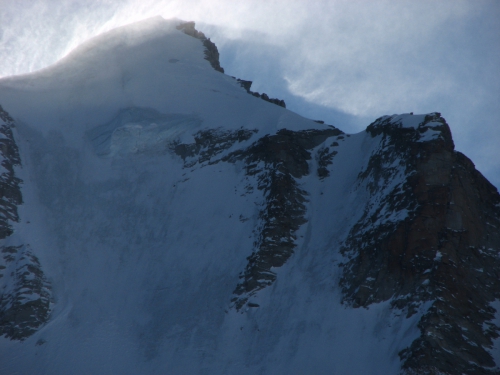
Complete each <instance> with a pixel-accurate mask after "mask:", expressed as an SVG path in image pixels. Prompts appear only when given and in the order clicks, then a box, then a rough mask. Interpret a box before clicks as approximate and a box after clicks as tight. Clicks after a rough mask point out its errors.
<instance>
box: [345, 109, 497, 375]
mask: <svg viewBox="0 0 500 375" xmlns="http://www.w3.org/2000/svg"><path fill="white" fill-rule="evenodd" d="M367 131H368V132H369V133H370V134H371V135H372V136H373V137H377V136H380V137H381V142H380V145H381V147H380V148H379V149H377V150H376V151H375V152H374V153H373V154H372V156H371V159H370V162H369V164H368V168H367V169H366V170H365V171H364V172H363V173H361V174H360V184H361V185H362V186H363V188H366V189H367V190H368V191H369V192H370V194H371V199H370V202H371V204H373V203H374V202H376V201H380V203H378V204H377V205H376V206H375V207H371V206H370V205H368V206H367V207H366V210H365V214H364V215H363V217H362V218H361V219H360V221H359V222H358V223H357V224H356V225H355V226H354V227H353V228H352V230H351V234H350V236H349V238H348V239H347V241H346V242H345V245H344V248H343V252H344V254H345V255H346V256H347V257H348V259H349V261H348V262H347V263H346V264H345V267H344V270H345V271H344V277H343V279H342V281H341V285H342V287H343V290H344V293H345V301H346V302H348V303H350V304H352V305H353V306H364V307H367V306H369V305H370V304H371V303H375V302H380V301H385V300H389V299H392V305H393V306H394V307H395V308H398V309H403V310H406V311H407V314H408V315H412V314H413V313H414V312H415V311H416V307H417V306H419V305H421V304H422V303H424V302H428V303H431V307H430V308H429V310H428V311H427V313H426V314H425V315H424V316H423V317H422V319H421V320H420V323H419V328H420V331H421V335H420V337H419V338H418V339H417V340H415V341H414V342H413V343H412V345H411V346H410V347H409V348H407V349H405V350H404V351H402V352H401V353H400V356H401V359H402V361H403V369H404V370H405V371H407V373H408V374H434V373H436V374H437V373H442V374H457V373H460V374H493V373H498V372H495V370H493V367H494V365H495V364H494V362H493V359H492V357H491V355H490V353H489V352H488V349H491V348H492V339H493V338H496V337H498V334H499V327H497V326H496V325H495V324H493V323H492V319H493V318H494V313H495V310H494V309H493V308H492V307H491V305H490V304H491V303H492V302H493V301H494V300H495V299H500V258H499V256H498V254H499V250H500V195H499V194H498V191H497V190H496V188H495V187H494V186H492V185H491V184H490V183H489V182H488V181H487V180H486V179H485V178H484V177H483V176H482V175H481V174H480V173H479V172H478V171H476V170H475V168H474V165H473V164H472V162H471V161H470V160H469V159H468V158H467V157H465V156H464V155H463V154H461V153H459V152H456V151H454V145H453V141H452V138H451V133H450V130H449V127H448V125H447V124H446V122H445V120H444V119H443V118H442V117H440V115H439V114H438V113H435V114H431V115H428V116H427V117H426V118H425V121H424V122H423V123H422V124H420V125H419V126H418V127H415V128H414V127H409V128H405V127H401V124H400V123H398V122H397V121H394V119H393V118H390V117H384V118H381V119H378V120H377V121H375V122H374V123H373V124H372V125H370V126H369V127H368V128H367ZM377 197H379V198H377ZM484 325H486V326H487V329H484V328H483V326H484Z"/></svg>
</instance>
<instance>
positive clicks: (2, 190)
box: [0, 106, 23, 239]
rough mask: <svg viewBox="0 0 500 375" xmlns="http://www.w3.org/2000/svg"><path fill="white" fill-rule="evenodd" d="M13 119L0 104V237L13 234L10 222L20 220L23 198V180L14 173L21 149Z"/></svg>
mask: <svg viewBox="0 0 500 375" xmlns="http://www.w3.org/2000/svg"><path fill="white" fill-rule="evenodd" d="M13 126H14V121H13V119H12V118H11V117H10V116H9V114H8V113H7V112H6V111H5V110H4V109H3V108H2V107H1V106H0V160H1V162H0V165H1V166H2V172H1V173H0V239H2V238H6V237H8V236H10V235H11V234H12V226H11V224H10V223H9V221H10V222H17V221H19V216H18V213H17V206H18V205H20V204H21V203H22V202H23V200H22V196H21V189H20V186H19V185H20V184H21V182H22V181H21V180H20V179H19V178H17V177H16V176H15V175H14V166H16V165H20V164H21V160H20V158H19V150H18V148H17V145H16V142H15V141H14V137H13V134H12V127H13Z"/></svg>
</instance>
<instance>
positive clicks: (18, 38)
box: [0, 0, 500, 186]
mask: <svg viewBox="0 0 500 375" xmlns="http://www.w3.org/2000/svg"><path fill="white" fill-rule="evenodd" d="M156 15H161V16H163V17H165V18H172V17H177V18H180V19H185V20H194V21H196V22H197V23H198V24H201V25H202V27H203V31H206V34H207V35H209V36H211V37H212V39H213V40H214V41H215V42H216V44H217V45H218V47H219V50H220V51H221V54H222V62H223V66H224V67H225V68H226V71H227V72H228V73H229V74H233V75H237V76H240V77H242V78H246V79H252V80H254V81H255V82H254V89H256V90H258V91H266V92H267V93H269V94H271V95H275V96H278V95H279V96H281V97H282V98H284V99H285V100H286V101H287V102H288V103H291V104H292V107H290V108H292V109H296V110H298V109H302V110H304V109H306V111H309V112H308V114H309V113H313V114H312V115H311V116H313V117H316V118H317V117H320V116H314V113H315V111H318V113H321V117H324V115H325V114H326V113H327V111H330V113H331V114H332V116H331V117H332V118H334V119H336V120H339V119H341V118H342V119H344V120H346V121H347V122H349V121H348V119H349V118H351V119H356V118H357V119H363V122H364V121H365V120H366V119H369V118H371V119H374V118H376V117H378V116H380V115H383V114H392V113H401V112H410V111H414V112H417V113H418V112H420V113H422V112H431V111H440V112H442V113H443V115H444V116H445V117H446V118H447V120H448V122H449V123H450V125H451V127H452V131H453V133H454V137H455V142H456V144H457V148H458V149H460V150H461V151H464V152H465V153H466V154H467V155H469V156H471V157H472V159H473V160H474V161H475V162H476V164H477V165H478V166H479V168H480V170H481V171H483V172H485V173H486V175H487V176H488V177H489V178H490V179H491V180H493V181H494V183H495V184H496V185H497V186H498V185H500V162H499V161H497V160H496V159H497V154H498V149H499V148H498V146H497V145H498V144H500V131H499V125H498V124H499V122H500V109H499V108H498V107H499V106H498V102H499V101H500V92H499V90H500V89H499V88H500V75H499V74H498V66H500V23H498V19H499V18H500V3H499V2H498V1H495V0H491V1H488V0H481V1H473V0H442V1H439V2H436V1H431V0H420V1H413V0H400V1H392V0H380V1H377V2H374V1H370V0H364V1H361V0H349V1H341V0H338V1H333V0H330V1H322V0H317V1H314V2H305V1H302V0H288V1H284V0H282V1H276V0H274V1H270V0H267V1H261V0H248V1H228V0H182V1H180V0H179V1H177V0H176V1H167V0H165V1H162V0H140V1H139V0H123V1H110V0H61V1H58V2H57V6H54V2H53V1H51V0H32V1H30V0H25V1H23V2H15V1H9V0H0V56H2V61H0V77H1V76H6V75H12V74H19V73H25V72H30V71H33V70H37V69H40V68H42V67H44V66H47V65H49V64H51V63H53V62H55V61H56V60H58V59H59V58H61V57H62V56H64V55H65V54H67V53H68V52H69V51H70V50H71V49H72V48H74V47H76V46H77V45H78V44H80V43H81V42H83V41H84V40H86V39H88V38H90V37H92V36H94V35H97V34H99V33H101V32H103V31H106V30H109V29H111V28H114V27H117V26H121V25H124V24H127V23H130V22H134V21H138V20H141V19H144V18H147V17H151V16H156ZM313 103H314V104H313ZM341 115H342V116H344V117H342V116H341ZM349 116H350V117H349ZM326 120H328V118H326ZM350 124H351V125H352V127H351V128H350V129H346V130H348V131H350V130H351V131H352V130H361V125H360V124H361V122H360V121H354V120H353V121H351V123H350ZM364 126H366V124H365V125H364ZM364 126H363V127H364ZM355 128H356V129H355ZM478 144H481V147H478Z"/></svg>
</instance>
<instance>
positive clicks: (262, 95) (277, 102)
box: [233, 77, 286, 108]
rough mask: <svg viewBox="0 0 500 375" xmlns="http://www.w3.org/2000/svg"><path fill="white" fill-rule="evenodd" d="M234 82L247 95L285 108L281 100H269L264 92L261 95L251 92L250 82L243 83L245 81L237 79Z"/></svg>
mask: <svg viewBox="0 0 500 375" xmlns="http://www.w3.org/2000/svg"><path fill="white" fill-rule="evenodd" d="M233 78H234V77H233ZM236 80H237V81H238V83H239V84H240V85H241V87H243V88H244V89H245V90H246V92H248V93H249V94H251V95H253V96H255V97H257V98H261V99H262V100H265V101H266V102H269V103H273V104H276V105H279V106H280V107H283V108H286V104H285V101H284V100H283V99H276V98H270V97H269V96H268V95H267V94H266V93H265V92H264V93H262V94H259V93H258V92H256V91H251V90H250V87H252V81H245V80H243V79H239V78H238V79H236Z"/></svg>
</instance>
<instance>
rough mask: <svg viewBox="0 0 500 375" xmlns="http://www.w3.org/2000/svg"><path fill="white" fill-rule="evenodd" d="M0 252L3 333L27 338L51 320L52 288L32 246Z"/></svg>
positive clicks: (11, 337) (0, 300)
mask: <svg viewBox="0 0 500 375" xmlns="http://www.w3.org/2000/svg"><path fill="white" fill-rule="evenodd" d="M0 253H1V256H2V258H0V336H2V335H5V337H8V338H10V339H12V340H24V339H25V338H27V337H29V336H31V335H32V334H33V333H35V332H36V331H37V329H38V328H40V327H41V326H42V325H43V324H45V323H46V322H47V320H48V319H49V315H50V311H51V302H50V300H51V287H50V284H49V282H48V281H47V279H46V277H45V275H44V273H43V271H42V268H41V265H40V261H39V260H38V258H37V257H36V256H35V255H34V254H33V253H32V251H31V249H30V247H29V246H25V245H22V246H6V247H2V248H1V249H0Z"/></svg>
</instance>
